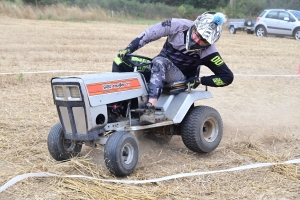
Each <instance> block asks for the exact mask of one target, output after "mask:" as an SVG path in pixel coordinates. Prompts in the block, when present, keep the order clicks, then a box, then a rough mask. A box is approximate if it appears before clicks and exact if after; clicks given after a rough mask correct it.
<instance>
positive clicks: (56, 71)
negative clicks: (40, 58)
mask: <svg viewBox="0 0 300 200" xmlns="http://www.w3.org/2000/svg"><path fill="white" fill-rule="evenodd" d="M58 72H74V73H100V72H99V71H72V70H52V71H37V72H7V73H0V75H15V74H46V73H58ZM203 75H206V76H207V75H208V74H203ZM234 76H249V77H253V76H255V77H300V74H298V75H292V74H283V75H280V74H278V75H271V74H234Z"/></svg>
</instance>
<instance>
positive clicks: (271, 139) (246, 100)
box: [0, 18, 300, 199]
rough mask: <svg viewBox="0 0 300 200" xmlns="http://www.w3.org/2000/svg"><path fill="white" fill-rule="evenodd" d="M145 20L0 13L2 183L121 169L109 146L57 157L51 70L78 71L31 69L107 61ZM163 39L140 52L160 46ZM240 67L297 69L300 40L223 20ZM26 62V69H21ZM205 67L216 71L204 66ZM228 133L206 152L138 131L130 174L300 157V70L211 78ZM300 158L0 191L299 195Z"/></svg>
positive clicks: (225, 39)
mask: <svg viewBox="0 0 300 200" xmlns="http://www.w3.org/2000/svg"><path fill="white" fill-rule="evenodd" d="M146 27H147V26H145V25H129V24H118V23H104V22H88V23H74V22H73V23H67V22H58V21H35V20H23V19H11V18H0V36H1V37H0V52H1V53H0V73H15V74H10V75H0V90H1V93H0V102H1V107H0V113H1V116H0V143H1V145H0V150H1V151H0V152H1V153H0V177H1V178H0V185H3V184H4V183H5V182H7V181H8V180H9V179H11V178H13V177H14V176H16V175H19V174H23V173H29V172H40V171H45V172H51V173H56V174H60V175H68V174H81V175H86V176H92V177H96V178H105V179H115V177H113V176H112V175H111V174H110V173H109V172H108V170H107V169H106V167H105V165H104V161H103V147H102V146H100V147H97V148H95V149H92V148H89V147H84V148H83V151H82V155H83V156H82V157H80V158H74V159H72V160H71V161H69V162H63V163H59V162H55V161H54V160H53V159H52V158H51V157H50V155H49V153H48V150H47V145H46V140H47V134H48V132H49V130H50V128H51V126H52V125H54V124H55V123H56V122H57V121H58V117H57V115H56V110H55V107H54V105H53V102H52V96H51V89H50V79H51V77H53V76H60V75H72V74H74V73H71V72H69V73H45V74H26V73H24V72H34V71H48V70H78V71H82V70H87V71H89V70H90V71H99V72H103V71H110V68H111V62H112V60H113V58H114V57H115V56H116V52H117V51H118V49H121V48H123V47H125V46H126V45H127V44H128V43H129V42H130V41H131V39H133V38H135V37H136V36H137V35H138V34H139V33H140V32H141V31H142V30H144V29H145V28H146ZM164 40H165V39H161V40H158V41H156V42H154V43H150V44H148V45H147V46H146V47H144V48H143V49H141V50H139V51H138V52H137V53H139V54H142V55H146V56H155V55H156V54H157V53H158V52H159V51H160V47H161V46H162V44H163V42H164ZM217 47H218V49H219V50H220V52H221V55H222V57H223V59H224V60H225V61H226V62H227V64H228V65H229V66H230V68H231V69H232V70H233V72H234V73H235V74H250V75H251V74H274V75H276V74H294V75H296V74H297V71H298V66H299V64H300V60H299V49H300V43H299V42H298V41H295V40H293V39H288V38H275V37H268V38H257V37H255V36H254V35H247V34H245V33H241V32H238V33H237V34H236V35H230V34H229V33H228V31H227V30H225V31H224V34H223V36H222V38H221V40H220V41H219V42H218V44H217ZM21 72H22V73H21ZM202 73H203V74H207V73H210V72H209V71H208V70H207V69H205V67H203V68H202ZM209 90H210V91H211V92H212V94H213V95H214V98H213V99H208V100H204V101H201V102H198V104H204V105H209V106H212V107H214V108H216V109H217V110H218V111H219V112H220V114H221V116H222V118H223V123H224V138H223V140H222V142H221V144H220V146H219V148H217V149H216V150H215V151H214V152H212V153H209V154H205V155H200V154H196V153H193V152H191V151H189V150H187V148H186V147H185V146H184V145H183V143H182V141H181V138H180V137H179V136H174V137H173V138H172V140H171V142H170V143H169V144H168V145H164V146H160V145H158V144H156V143H154V142H151V141H149V140H143V138H140V140H139V146H140V150H141V154H140V159H139V163H138V166H137V168H136V170H135V172H134V173H133V174H132V175H131V176H130V177H128V178H125V179H131V180H133V179H136V180H144V179H152V178H158V177H163V176H168V175H173V174H176V173H183V172H195V171H210V170H218V169H227V168H231V167H236V166H240V165H247V164H251V163H257V162H283V161H286V160H290V159H295V158H299V157H300V149H299V141H300V140H299V128H300V123H299V122H300V106H299V99H300V78H298V77H243V76H236V78H235V80H234V82H233V84H232V85H231V86H229V87H226V88H209ZM299 188H300V170H299V165H278V166H273V167H266V168H257V169H252V170H246V171H238V172H231V173H221V174H214V175H205V176H197V177H190V178H183V179H177V180H171V181H166V182H160V183H156V184H145V185H126V184H114V183H104V182H101V181H92V180H85V179H70V178H35V179H33V178H29V179H26V180H24V181H21V182H19V183H17V184H15V185H13V186H12V187H10V188H8V189H7V190H6V191H4V192H2V193H1V194H0V198H1V199H299V196H300V189H299Z"/></svg>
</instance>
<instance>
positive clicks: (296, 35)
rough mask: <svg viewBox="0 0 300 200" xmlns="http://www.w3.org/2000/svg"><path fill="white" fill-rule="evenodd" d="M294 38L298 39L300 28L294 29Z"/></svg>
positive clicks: (299, 38)
mask: <svg viewBox="0 0 300 200" xmlns="http://www.w3.org/2000/svg"><path fill="white" fill-rule="evenodd" d="M294 38H295V39H296V40H300V28H298V29H296V31H295V34H294Z"/></svg>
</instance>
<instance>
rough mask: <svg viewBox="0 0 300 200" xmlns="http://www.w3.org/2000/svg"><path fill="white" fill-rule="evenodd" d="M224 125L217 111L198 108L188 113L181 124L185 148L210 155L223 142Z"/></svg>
mask: <svg viewBox="0 0 300 200" xmlns="http://www.w3.org/2000/svg"><path fill="white" fill-rule="evenodd" d="M222 135H223V123H222V119H221V116H220V114H219V113H218V111H217V110H215V109H213V108H211V107H208V106H197V107H194V108H192V109H190V111H189V112H188V113H187V115H186V116H185V118H184V120H183V122H182V124H181V136H182V141H183V143H184V144H185V146H186V147H187V148H188V149H190V150H192V151H195V152H199V153H208V152H211V151H213V150H215V149H216V148H217V147H218V145H219V143H220V142H221V139H222Z"/></svg>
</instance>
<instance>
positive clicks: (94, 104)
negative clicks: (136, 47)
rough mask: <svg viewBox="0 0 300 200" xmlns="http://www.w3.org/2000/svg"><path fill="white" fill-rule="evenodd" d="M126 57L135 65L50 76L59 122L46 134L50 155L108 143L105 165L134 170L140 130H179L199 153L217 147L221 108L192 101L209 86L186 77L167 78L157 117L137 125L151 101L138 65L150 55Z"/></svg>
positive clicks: (156, 134)
mask: <svg viewBox="0 0 300 200" xmlns="http://www.w3.org/2000/svg"><path fill="white" fill-rule="evenodd" d="M127 58H129V59H127V60H131V65H134V66H135V69H136V70H134V71H133V72H124V73H117V72H105V73H99V74H85V75H78V76H62V77H54V78H52V80H51V88H52V93H53V100H54V104H55V106H56V109H57V113H58V117H59V123H57V124H55V125H54V126H53V127H52V128H51V130H50V132H49V135H48V140H47V145H48V150H49V152H50V154H51V156H52V157H53V158H54V159H55V160H57V161H63V160H68V159H70V158H72V157H75V156H78V155H79V153H80V151H81V148H82V145H87V146H90V147H95V146H97V145H104V160H105V165H106V167H107V168H108V170H109V171H110V172H111V173H112V174H114V175H115V176H119V177H122V176H127V175H129V174H131V173H132V172H133V171H134V169H135V167H136V165H137V162H138V158H139V147H138V140H137V139H136V137H135V134H136V133H137V134H138V133H139V132H142V133H146V134H147V135H149V139H155V140H157V141H158V142H169V141H170V140H171V138H172V136H173V135H181V138H182V140H183V143H184V144H185V146H186V147H187V148H188V149H190V150H192V151H194V152H198V153H207V152H211V151H213V150H214V149H215V148H217V146H218V145H219V143H220V141H221V139H222V134H223V124H222V119H221V117H220V114H219V113H218V112H217V110H215V109H213V108H211V107H208V106H195V105H194V104H195V101H197V100H201V99H207V98H212V95H211V93H210V92H209V91H207V87H206V89H204V90H199V89H197V90H194V89H191V88H190V86H189V84H188V83H187V84H185V83H184V82H175V83H168V84H166V86H165V87H164V89H163V92H162V93H161V95H160V98H159V99H158V102H157V104H156V110H155V120H156V123H155V124H151V125H139V117H140V115H141V114H142V113H143V111H144V108H145V103H146V102H147V101H148V82H147V80H146V79H145V78H144V75H143V72H141V71H140V70H138V69H141V68H143V69H145V66H148V67H149V66H150V65H151V59H150V58H147V57H144V56H139V55H133V54H130V55H127ZM135 59H137V60H142V61H143V62H137V61H135ZM143 66H144V67H143ZM146 68H147V67H146ZM199 71H200V67H199ZM198 76H199V74H198Z"/></svg>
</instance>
